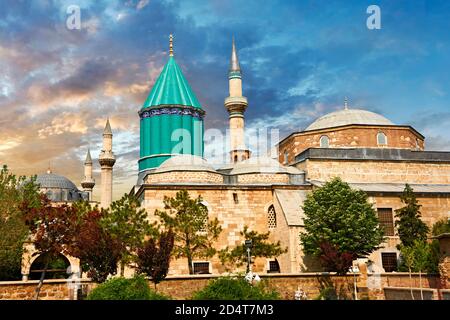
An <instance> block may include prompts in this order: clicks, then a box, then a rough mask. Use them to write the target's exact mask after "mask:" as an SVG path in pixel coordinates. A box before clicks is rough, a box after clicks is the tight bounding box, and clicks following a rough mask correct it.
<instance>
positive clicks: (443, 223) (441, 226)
mask: <svg viewBox="0 0 450 320" xmlns="http://www.w3.org/2000/svg"><path fill="white" fill-rule="evenodd" d="M431 233H432V235H433V236H438V235H440V234H443V233H450V219H441V220H439V221H436V223H434V224H433V227H432V230H431Z"/></svg>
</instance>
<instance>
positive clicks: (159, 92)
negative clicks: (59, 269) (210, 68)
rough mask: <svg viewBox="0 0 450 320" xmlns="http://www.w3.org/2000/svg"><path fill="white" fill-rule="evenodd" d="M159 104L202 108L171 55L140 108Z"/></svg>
mask: <svg viewBox="0 0 450 320" xmlns="http://www.w3.org/2000/svg"><path fill="white" fill-rule="evenodd" d="M161 105H182V106H191V107H194V108H199V109H201V108H202V107H201V105H200V103H199V102H198V100H197V97H196V96H195V94H194V92H193V91H192V89H191V87H190V86H189V83H188V82H187V80H186V78H185V77H184V76H183V73H182V72H181V69H180V67H179V66H178V64H177V63H176V61H175V59H174V58H173V56H171V57H169V61H168V62H167V63H166V65H165V66H164V69H163V70H162V71H161V74H160V75H159V77H158V79H157V80H156V82H155V84H154V86H153V89H152V91H151V92H150V94H149V95H148V97H147V100H145V102H144V105H143V106H142V108H143V109H144V108H149V107H153V106H155V107H156V106H161Z"/></svg>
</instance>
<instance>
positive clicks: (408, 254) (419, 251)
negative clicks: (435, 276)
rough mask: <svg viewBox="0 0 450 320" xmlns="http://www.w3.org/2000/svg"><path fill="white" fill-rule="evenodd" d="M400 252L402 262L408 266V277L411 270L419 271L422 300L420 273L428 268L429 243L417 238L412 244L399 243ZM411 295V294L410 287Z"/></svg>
mask: <svg viewBox="0 0 450 320" xmlns="http://www.w3.org/2000/svg"><path fill="white" fill-rule="evenodd" d="M400 253H401V256H402V259H403V261H404V264H405V265H406V266H407V267H408V271H409V274H410V278H411V272H418V273H419V285H420V296H421V299H422V300H423V290H422V273H423V272H424V271H427V268H429V264H430V260H431V257H430V255H432V249H431V247H430V244H428V243H427V242H425V241H423V240H421V239H417V240H415V241H414V242H413V243H412V245H409V246H405V245H403V244H402V245H400ZM411 295H413V294H412V289H411ZM413 299H414V297H413Z"/></svg>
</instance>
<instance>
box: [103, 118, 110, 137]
mask: <svg viewBox="0 0 450 320" xmlns="http://www.w3.org/2000/svg"><path fill="white" fill-rule="evenodd" d="M105 134H111V135H112V131H111V125H110V124H109V118H107V119H106V125H105V130H103V135H105Z"/></svg>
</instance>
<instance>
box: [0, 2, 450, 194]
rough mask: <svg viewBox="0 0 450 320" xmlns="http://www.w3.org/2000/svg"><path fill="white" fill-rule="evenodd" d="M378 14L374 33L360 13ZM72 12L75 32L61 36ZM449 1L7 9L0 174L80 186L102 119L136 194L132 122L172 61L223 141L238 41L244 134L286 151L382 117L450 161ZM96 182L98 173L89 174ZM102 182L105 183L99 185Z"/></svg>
mask: <svg viewBox="0 0 450 320" xmlns="http://www.w3.org/2000/svg"><path fill="white" fill-rule="evenodd" d="M371 4H376V5H378V6H379V7H380V8H381V27H382V28H381V30H369V29H367V27H366V19H367V18H368V16H369V14H367V13H366V9H367V7H368V6H369V5H371ZM69 5H78V6H80V8H81V30H69V29H67V27H66V19H67V17H68V15H67V13H66V10H67V7H68V6H69ZM449 18H450V1H445V0H442V1H437V0H435V1H433V0H428V1H425V0H417V1H411V0H409V1H406V0H396V1H392V0H390V1H375V0H371V1H365V0H352V1H336V0H334V1H333V0H328V1H320V0H311V1H264V2H262V1H220V0H213V1H200V0H198V1H156V0H150V1H146V0H134V1H133V0H128V1H125V0H123V1H118V0H108V1H107V0H102V1H87V0H85V1H75V0H67V1H65V0H64V1H63V0H61V1H56V0H55V1H50V0H49V1H20V0H19V1H6V2H4V5H3V6H2V10H0V111H1V116H0V162H2V163H7V164H9V166H10V167H11V168H12V169H13V170H15V171H16V172H18V173H23V174H31V173H39V172H43V171H45V170H46V168H47V167H48V165H49V162H50V165H51V166H52V167H53V168H54V171H57V172H58V173H61V174H64V175H66V176H68V177H69V178H71V179H73V180H74V181H75V182H76V183H78V182H79V181H80V180H81V179H82V166H81V164H80V161H81V159H82V158H83V157H84V155H85V152H86V149H87V147H88V146H90V147H91V150H92V155H93V157H94V158H96V157H97V156H98V153H99V150H100V142H101V141H100V138H101V132H102V129H103V126H104V121H105V118H106V117H107V116H109V117H110V118H111V124H112V126H113V130H114V131H115V151H116V154H117V157H118V161H117V165H116V167H117V169H116V171H115V174H116V176H117V183H118V188H117V189H118V190H120V191H127V190H129V188H131V185H132V183H130V181H132V180H134V179H135V174H136V161H137V158H138V148H139V136H138V129H139V127H138V126H139V118H138V116H137V111H138V110H139V108H140V106H141V105H142V103H143V102H144V100H145V98H146V96H147V94H148V92H149V91H150V89H151V86H152V84H153V83H154V81H155V79H156V77H157V76H158V74H159V71H160V70H161V68H162V67H163V65H164V63H165V62H166V60H167V51H168V35H169V34H170V33H173V34H174V38H175V58H176V60H177V62H178V63H179V64H180V66H181V68H182V69H183V72H184V74H185V76H186V78H187V79H188V81H189V83H190V85H191V86H192V88H193V90H194V91H195V93H196V95H197V97H198V99H199V101H200V103H201V104H202V106H203V107H204V109H205V110H206V112H207V116H206V119H205V126H206V128H218V129H221V130H223V129H225V128H226V126H227V114H226V111H225V109H224V107H223V99H224V98H225V97H226V96H227V93H228V87H227V77H226V76H227V69H228V64H229V56H230V47H231V37H232V35H234V36H235V38H236V43H237V47H238V54H239V58H240V60H241V67H242V69H243V81H244V95H245V96H247V98H248V100H249V107H248V110H247V112H246V121H247V122H246V124H247V127H248V128H249V129H252V128H258V127H260V126H262V125H264V126H274V127H277V128H279V129H280V130H281V133H280V135H281V137H283V136H285V135H287V134H288V133H290V132H292V131H295V130H301V129H302V128H305V127H306V126H307V125H308V124H309V123H310V122H312V121H313V120H314V119H315V118H317V117H318V116H321V115H323V114H325V113H327V112H330V111H333V110H337V109H339V108H342V105H343V100H344V97H345V96H348V97H349V100H350V107H354V108H364V109H368V110H371V111H375V112H379V113H381V114H383V115H384V116H386V117H387V118H389V119H390V120H391V121H393V122H394V123H397V124H410V125H412V126H413V127H415V128H416V129H417V130H418V131H420V132H421V133H423V134H424V135H425V136H426V146H427V149H429V150H450V130H448V128H449V126H450V108H449V107H450V92H449V85H450V73H449V70H450V34H449V30H450V19H449ZM97 170H98V168H97ZM98 181H99V179H98Z"/></svg>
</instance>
